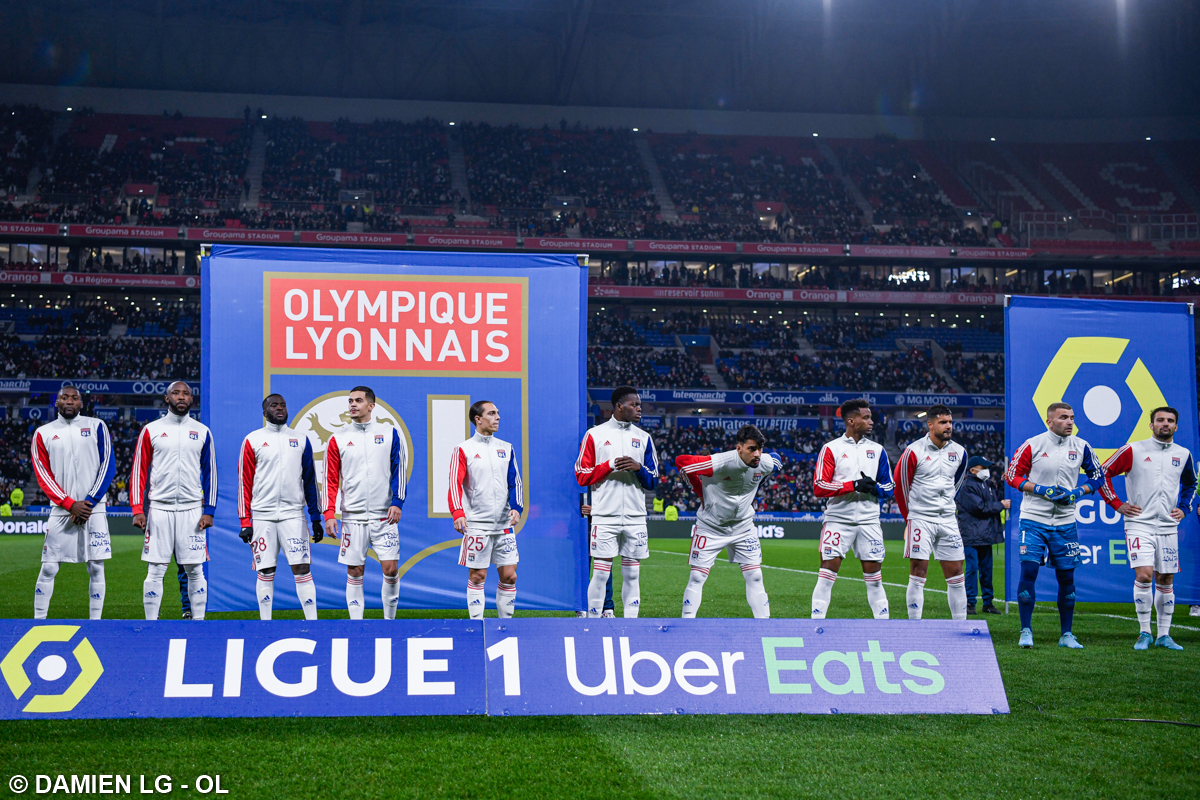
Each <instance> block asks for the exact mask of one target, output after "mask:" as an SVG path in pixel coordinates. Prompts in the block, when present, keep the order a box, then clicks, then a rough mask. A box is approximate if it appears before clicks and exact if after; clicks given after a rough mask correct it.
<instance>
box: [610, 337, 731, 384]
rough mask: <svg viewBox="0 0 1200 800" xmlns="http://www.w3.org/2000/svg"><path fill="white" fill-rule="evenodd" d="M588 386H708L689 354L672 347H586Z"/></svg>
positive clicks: (707, 379)
mask: <svg viewBox="0 0 1200 800" xmlns="http://www.w3.org/2000/svg"><path fill="white" fill-rule="evenodd" d="M587 353H588V385H589V386H620V385H622V384H629V385H631V386H645V387H652V386H686V387H689V388H691V387H705V386H712V381H711V380H710V379H709V377H708V376H707V375H705V374H704V371H703V370H701V369H700V365H699V364H698V363H697V362H696V359H695V358H693V357H692V356H690V355H688V354H687V353H684V352H683V351H681V350H676V349H672V348H662V349H654V348H651V347H588V351H587Z"/></svg>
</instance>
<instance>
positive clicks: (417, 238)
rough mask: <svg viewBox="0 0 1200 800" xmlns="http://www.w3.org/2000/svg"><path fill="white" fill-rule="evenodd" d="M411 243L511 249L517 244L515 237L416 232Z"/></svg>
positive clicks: (428, 245)
mask: <svg viewBox="0 0 1200 800" xmlns="http://www.w3.org/2000/svg"><path fill="white" fill-rule="evenodd" d="M413 244H415V245H416V246H417V247H483V248H494V249H507V250H511V249H513V248H515V247H516V246H517V237H515V236H489V235H484V234H479V235H475V234H470V233H416V234H413Z"/></svg>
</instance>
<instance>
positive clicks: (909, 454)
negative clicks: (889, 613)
mask: <svg viewBox="0 0 1200 800" xmlns="http://www.w3.org/2000/svg"><path fill="white" fill-rule="evenodd" d="M925 427H926V428H927V429H928V433H926V434H925V435H924V436H923V437H921V438H920V439H918V440H917V441H915V442H913V443H912V444H910V445H909V446H908V447H906V448H905V449H904V452H903V453H901V454H900V460H899V461H897V462H896V474H895V476H894V477H895V481H896V505H897V506H899V508H900V514H901V515H903V517H904V521H905V523H906V524H905V526H904V557H905V558H907V559H909V563H910V567H909V574H908V591H907V592H906V593H905V602H906V604H907V605H908V618H909V619H920V618H921V615H922V614H923V613H924V610H925V578H926V576H927V575H928V574H929V559H930V558H936V559H937V560H938V561H940V562H941V564H942V574H943V575H945V576H946V599H947V601H948V602H949V604H950V618H951V619H966V618H967V584H966V576H965V575H964V574H963V562H964V561H965V560H966V553H965V552H964V551H963V543H962V534H960V533H959V531H958V506H957V505H955V502H954V498H955V496H956V495H957V494H958V490H959V488H960V487H961V486H962V483H963V480H964V479H965V478H966V476H967V451H966V449H965V448H964V447H963V446H962V445H961V444H959V443H958V442H954V441H951V437H952V436H953V434H954V416H953V415H952V414H951V413H950V409H949V408H947V407H946V406H943V405H935V406H931V407H930V409H929V410H928V411H927V412H925Z"/></svg>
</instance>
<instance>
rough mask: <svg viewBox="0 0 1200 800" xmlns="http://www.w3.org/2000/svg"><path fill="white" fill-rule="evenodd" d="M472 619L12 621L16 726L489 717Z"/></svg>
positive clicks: (8, 713)
mask: <svg viewBox="0 0 1200 800" xmlns="http://www.w3.org/2000/svg"><path fill="white" fill-rule="evenodd" d="M482 628H483V626H482V623H480V622H478V621H471V620H389V621H384V620H360V621H356V622H349V621H346V620H342V621H333V620H330V621H327V622H325V621H317V622H306V621H278V622H259V621H257V620H254V621H239V620H219V621H218V620H209V621H207V622H205V623H204V624H202V625H197V624H195V623H193V622H184V621H182V620H180V621H171V622H166V621H162V622H154V623H151V624H147V623H146V622H145V621H129V622H126V621H116V620H103V621H96V622H91V621H83V620H80V621H78V622H75V623H72V624H69V625H68V624H46V623H44V622H41V623H39V622H35V621H33V620H19V621H18V620H5V621H4V622H3V623H0V649H2V651H3V652H4V653H5V656H4V658H3V660H2V661H0V672H2V673H3V676H4V681H5V683H6V684H7V690H0V717H2V718H4V719H39V718H40V719H45V718H47V717H67V718H95V717H100V718H126V719H128V718H130V717H297V716H304V717H346V716H399V715H408V714H482V713H484V712H485V710H486V702H487V701H486V697H485V690H484V664H483V658H484V656H483V630H482Z"/></svg>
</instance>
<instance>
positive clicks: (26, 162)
mask: <svg viewBox="0 0 1200 800" xmlns="http://www.w3.org/2000/svg"><path fill="white" fill-rule="evenodd" d="M53 124H54V114H52V113H51V112H49V111H46V110H44V109H41V108H38V107H37V106H26V105H0V154H3V156H4V157H3V159H0V195H3V196H6V197H12V196H14V195H18V194H24V193H25V189H26V187H27V185H28V182H29V173H30V171H31V170H32V169H33V166H34V164H35V163H36V162H37V160H38V159H39V158H41V157H42V155H43V151H44V150H45V149H46V148H47V147H48V146H49V144H50V130H51V127H52V126H53Z"/></svg>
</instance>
